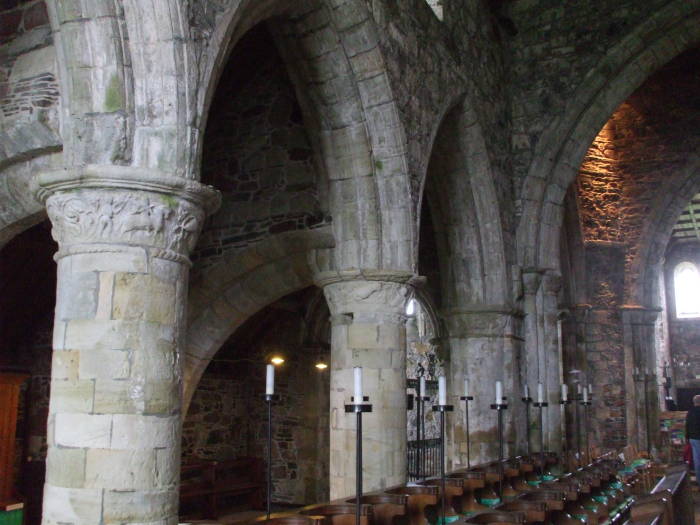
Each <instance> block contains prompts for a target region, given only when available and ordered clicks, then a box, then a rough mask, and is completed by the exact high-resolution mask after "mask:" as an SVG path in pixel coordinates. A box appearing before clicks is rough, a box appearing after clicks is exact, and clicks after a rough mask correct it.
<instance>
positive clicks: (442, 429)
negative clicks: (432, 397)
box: [433, 405, 454, 525]
mask: <svg viewBox="0 0 700 525" xmlns="http://www.w3.org/2000/svg"><path fill="white" fill-rule="evenodd" d="M453 410H454V407H453V406H452V405H433V411H434V412H440V491H441V494H442V502H441V505H442V511H441V517H442V523H441V525H445V412H452V411H453Z"/></svg>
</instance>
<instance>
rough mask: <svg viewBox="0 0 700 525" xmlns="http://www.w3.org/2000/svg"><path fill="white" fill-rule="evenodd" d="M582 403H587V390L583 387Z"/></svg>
mask: <svg viewBox="0 0 700 525" xmlns="http://www.w3.org/2000/svg"><path fill="white" fill-rule="evenodd" d="M583 402H584V403H588V389H587V388H586V387H585V386H584V387H583Z"/></svg>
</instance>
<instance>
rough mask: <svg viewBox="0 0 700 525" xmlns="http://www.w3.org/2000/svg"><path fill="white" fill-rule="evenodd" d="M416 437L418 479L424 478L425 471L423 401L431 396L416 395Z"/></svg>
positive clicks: (428, 399)
mask: <svg viewBox="0 0 700 525" xmlns="http://www.w3.org/2000/svg"><path fill="white" fill-rule="evenodd" d="M416 400H417V401H418V402H417V403H416V411H417V413H416V416H417V420H416V439H417V440H418V449H417V451H416V452H417V455H418V458H417V459H418V472H417V473H416V479H423V476H422V474H423V473H424V472H425V468H424V467H425V454H423V444H424V443H423V441H424V439H425V410H424V408H423V403H425V402H426V401H430V396H421V395H416Z"/></svg>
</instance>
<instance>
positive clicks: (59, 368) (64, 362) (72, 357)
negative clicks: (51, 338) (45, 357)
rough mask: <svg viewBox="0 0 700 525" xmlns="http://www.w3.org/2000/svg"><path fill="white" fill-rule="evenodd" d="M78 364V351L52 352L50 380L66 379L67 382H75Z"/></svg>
mask: <svg viewBox="0 0 700 525" xmlns="http://www.w3.org/2000/svg"><path fill="white" fill-rule="evenodd" d="M79 362H80V352H78V351H75V350H67V351H63V350H54V352H53V353H52V355H51V377H52V379H67V380H69V381H75V380H77V379H78V365H79Z"/></svg>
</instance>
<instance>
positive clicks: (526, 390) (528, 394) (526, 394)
mask: <svg viewBox="0 0 700 525" xmlns="http://www.w3.org/2000/svg"><path fill="white" fill-rule="evenodd" d="M528 397H530V387H529V386H528V385H527V384H526V385H525V399H527V398H528Z"/></svg>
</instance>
